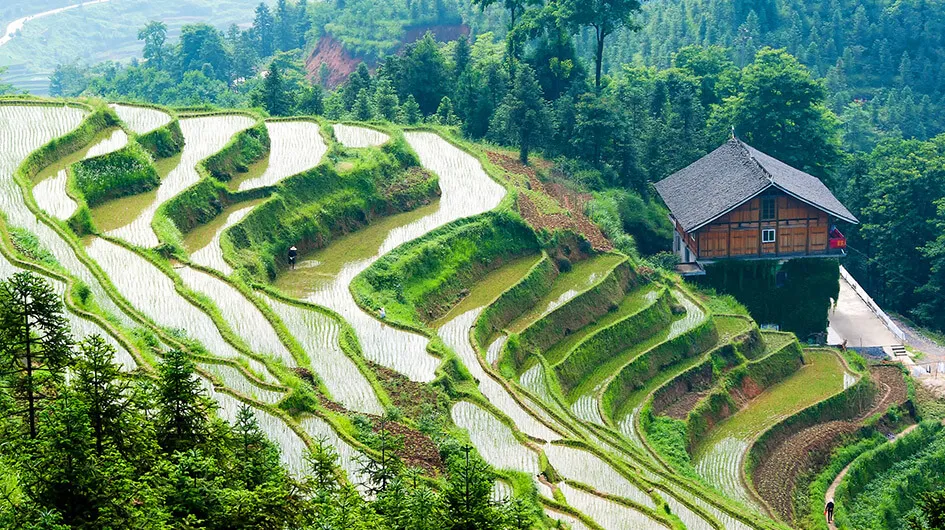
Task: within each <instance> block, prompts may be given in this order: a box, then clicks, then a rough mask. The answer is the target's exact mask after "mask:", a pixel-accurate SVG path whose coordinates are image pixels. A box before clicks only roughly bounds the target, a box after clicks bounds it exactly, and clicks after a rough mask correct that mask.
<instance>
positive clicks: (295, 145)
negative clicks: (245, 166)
mask: <svg viewBox="0 0 945 530" xmlns="http://www.w3.org/2000/svg"><path fill="white" fill-rule="evenodd" d="M266 129H267V130H268V131H269V139H270V143H271V148H270V152H269V157H268V159H267V160H263V161H260V162H258V163H257V164H255V165H254V166H253V167H252V168H250V171H249V172H248V173H246V174H245V175H240V176H239V177H238V178H235V179H233V180H232V181H231V182H230V183H229V186H230V189H233V190H239V191H244V190H251V189H253V188H260V187H263V186H272V185H274V184H276V183H278V182H279V181H280V180H282V179H284V178H286V177H289V176H292V175H295V174H296V173H301V172H303V171H305V170H307V169H311V168H313V167H315V166H317V165H318V164H319V162H321V160H322V157H323V156H325V152H326V151H328V146H327V145H326V144H325V140H324V138H322V135H321V133H320V131H319V128H318V124H317V123H312V122H310V121H278V122H267V123H266Z"/></svg>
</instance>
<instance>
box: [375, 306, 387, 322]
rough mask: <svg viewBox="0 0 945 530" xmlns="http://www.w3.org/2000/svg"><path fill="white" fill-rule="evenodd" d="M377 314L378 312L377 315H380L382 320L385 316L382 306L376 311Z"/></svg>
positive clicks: (385, 312)
mask: <svg viewBox="0 0 945 530" xmlns="http://www.w3.org/2000/svg"><path fill="white" fill-rule="evenodd" d="M377 314H378V316H380V317H381V320H384V319H386V318H387V311H384V308H383V307H382V308H381V310H380V311H378V312H377Z"/></svg>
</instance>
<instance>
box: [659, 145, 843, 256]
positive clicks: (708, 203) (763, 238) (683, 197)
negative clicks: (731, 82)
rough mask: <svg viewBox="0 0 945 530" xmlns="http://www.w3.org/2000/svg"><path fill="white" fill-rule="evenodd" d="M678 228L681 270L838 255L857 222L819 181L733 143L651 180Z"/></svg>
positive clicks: (676, 239) (676, 242)
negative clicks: (847, 229) (842, 225)
mask: <svg viewBox="0 0 945 530" xmlns="http://www.w3.org/2000/svg"><path fill="white" fill-rule="evenodd" d="M656 190H657V192H658V193H659V194H660V196H661V197H662V198H663V202H665V203H666V206H667V207H669V211H670V217H671V219H672V221H673V224H674V225H675V226H676V231H675V235H674V238H673V250H674V252H676V253H677V254H678V255H679V257H680V260H681V261H682V263H683V264H692V265H691V266H690V267H688V268H687V267H685V266H684V267H683V268H682V269H681V270H682V271H683V272H684V273H685V272H687V271H688V272H690V273H699V272H700V271H701V267H700V266H699V265H701V264H705V263H707V262H712V261H715V260H721V259H789V258H796V257H815V256H842V255H844V253H845V250H844V249H845V248H846V239H845V238H844V237H843V234H842V233H841V232H840V231H839V229H838V228H837V226H836V223H837V222H839V221H843V222H847V223H853V224H856V223H857V222H858V221H857V219H856V217H854V215H853V214H852V213H850V211H849V210H847V208H846V207H844V206H843V204H841V203H840V201H839V200H837V198H836V197H834V195H833V193H831V192H830V190H829V189H827V186H825V185H824V184H823V182H821V181H820V180H819V179H818V178H816V177H814V176H812V175H809V174H807V173H805V172H803V171H800V170H798V169H795V168H793V167H791V166H789V165H787V164H785V163H784V162H781V161H779V160H777V159H775V158H772V157H770V156H768V155H766V154H764V153H762V152H761V151H758V150H757V149H754V148H752V147H751V146H749V145H746V144H745V143H743V142H742V141H740V140H738V139H737V138H734V137H733V138H732V139H731V140H729V141H728V142H726V143H725V144H724V145H722V146H721V147H719V148H718V149H716V150H715V151H712V152H711V153H709V154H708V155H706V156H704V157H703V158H701V159H699V160H697V161H696V162H694V163H693V164H691V165H690V166H688V167H686V168H684V169H682V170H680V171H678V172H676V173H674V174H673V175H670V176H669V177H667V178H665V179H663V180H661V181H659V182H657V183H656Z"/></svg>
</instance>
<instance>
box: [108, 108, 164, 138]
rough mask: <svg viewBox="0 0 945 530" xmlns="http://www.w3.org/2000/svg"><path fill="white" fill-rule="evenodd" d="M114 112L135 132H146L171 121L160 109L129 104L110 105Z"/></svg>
mask: <svg viewBox="0 0 945 530" xmlns="http://www.w3.org/2000/svg"><path fill="white" fill-rule="evenodd" d="M111 108H113V109H115V113H116V114H118V117H119V118H121V121H123V122H125V124H127V125H128V127H129V128H131V130H132V131H134V132H135V133H136V134H146V133H149V132H151V131H153V130H154V129H157V128H158V127H163V126H165V125H167V124H168V123H170V122H171V119H172V118H171V116H170V115H169V114H168V113H166V112H164V111H161V110H158V109H154V108H150V107H135V106H131V105H111Z"/></svg>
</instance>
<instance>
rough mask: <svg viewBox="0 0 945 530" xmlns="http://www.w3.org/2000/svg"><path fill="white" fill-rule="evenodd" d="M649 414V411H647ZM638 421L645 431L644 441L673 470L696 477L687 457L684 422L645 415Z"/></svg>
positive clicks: (687, 443) (687, 447)
mask: <svg viewBox="0 0 945 530" xmlns="http://www.w3.org/2000/svg"><path fill="white" fill-rule="evenodd" d="M648 412H649V411H648ZM640 421H641V423H642V425H643V428H644V429H645V430H646V441H647V443H649V444H650V445H652V446H653V448H654V449H656V450H657V451H658V452H659V454H660V456H662V457H663V458H665V459H666V461H667V462H669V464H670V465H671V466H673V469H674V470H676V471H678V472H680V473H682V474H684V475H686V476H689V477H693V478H695V477H698V476H699V475H698V473H696V470H695V468H694V467H693V466H692V457H690V456H689V437H688V435H687V429H686V422H684V421H682V420H677V419H673V418H669V417H667V416H656V417H653V416H652V414H646V415H643V416H641V418H640Z"/></svg>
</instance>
